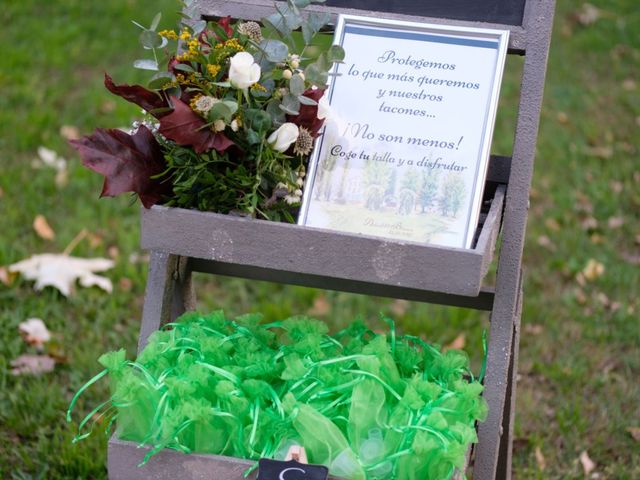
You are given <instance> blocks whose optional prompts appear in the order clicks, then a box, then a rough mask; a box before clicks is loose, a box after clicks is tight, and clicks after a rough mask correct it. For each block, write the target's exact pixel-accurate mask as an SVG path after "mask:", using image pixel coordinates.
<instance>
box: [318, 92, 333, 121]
mask: <svg viewBox="0 0 640 480" xmlns="http://www.w3.org/2000/svg"><path fill="white" fill-rule="evenodd" d="M330 113H331V106H330V105H329V99H327V96H326V95H322V97H320V100H319V101H318V113H317V114H316V117H318V118H319V119H320V120H322V119H324V118H327V117H328V116H329V114H330Z"/></svg>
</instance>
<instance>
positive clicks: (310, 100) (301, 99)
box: [298, 95, 318, 105]
mask: <svg viewBox="0 0 640 480" xmlns="http://www.w3.org/2000/svg"><path fill="white" fill-rule="evenodd" d="M298 101H299V102H300V103H301V104H303V105H318V102H316V101H315V100H314V99H313V98H309V97H305V96H304V95H298Z"/></svg>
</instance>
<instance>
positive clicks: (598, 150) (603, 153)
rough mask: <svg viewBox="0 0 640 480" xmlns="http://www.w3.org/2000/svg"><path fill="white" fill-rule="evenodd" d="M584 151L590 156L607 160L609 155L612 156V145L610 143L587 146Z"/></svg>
mask: <svg viewBox="0 0 640 480" xmlns="http://www.w3.org/2000/svg"><path fill="white" fill-rule="evenodd" d="M585 153H586V154H587V155H589V156H590V157H596V158H602V159H604V160H609V159H610V158H611V157H613V147H612V146H611V145H604V146H596V147H590V148H587V150H586V152H585Z"/></svg>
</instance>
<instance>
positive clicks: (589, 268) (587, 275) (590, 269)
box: [581, 258, 604, 282]
mask: <svg viewBox="0 0 640 480" xmlns="http://www.w3.org/2000/svg"><path fill="white" fill-rule="evenodd" d="M581 273H582V275H583V277H584V279H585V280H587V281H589V282H592V281H594V280H595V279H597V278H598V277H601V276H602V275H603V274H604V265H603V264H602V263H600V262H598V261H597V260H594V259H593V258H590V259H589V261H588V262H587V265H586V266H585V267H584V269H583V270H582V272H581Z"/></svg>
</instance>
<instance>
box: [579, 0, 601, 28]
mask: <svg viewBox="0 0 640 480" xmlns="http://www.w3.org/2000/svg"><path fill="white" fill-rule="evenodd" d="M576 18H577V19H578V22H580V24H582V25H585V26H588V25H593V24H594V23H596V22H597V21H598V19H599V18H600V10H599V9H598V8H597V7H594V6H593V5H591V4H590V3H583V4H582V7H581V8H580V10H578V12H577V13H576Z"/></svg>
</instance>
